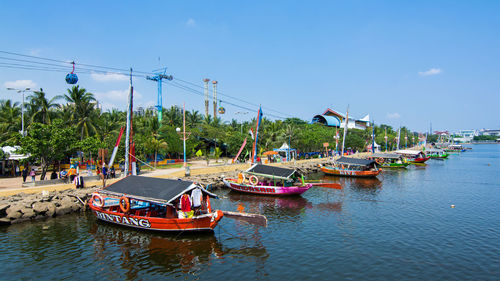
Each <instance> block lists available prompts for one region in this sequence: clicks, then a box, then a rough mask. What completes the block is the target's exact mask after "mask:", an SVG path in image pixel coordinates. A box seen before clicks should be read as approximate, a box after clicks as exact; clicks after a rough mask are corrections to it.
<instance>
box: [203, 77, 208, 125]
mask: <svg viewBox="0 0 500 281" xmlns="http://www.w3.org/2000/svg"><path fill="white" fill-rule="evenodd" d="M209 81H210V79H208V78H205V79H203V82H205V118H208V82H209Z"/></svg>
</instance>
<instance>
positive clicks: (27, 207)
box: [0, 187, 97, 224]
mask: <svg viewBox="0 0 500 281" xmlns="http://www.w3.org/2000/svg"><path fill="white" fill-rule="evenodd" d="M95 190H97V188H95V187H93V188H84V189H69V190H64V191H59V192H56V191H53V192H42V193H38V194H24V193H20V194H16V195H12V196H8V197H0V224H13V223H19V222H24V221H30V220H36V219H42V218H48V217H54V216H59V215H64V214H68V213H72V212H76V211H81V210H84V209H85V206H84V204H83V203H85V202H87V200H88V199H89V198H90V196H91V194H92V192H94V191H95ZM80 200H81V201H80ZM82 202H83V203H82Z"/></svg>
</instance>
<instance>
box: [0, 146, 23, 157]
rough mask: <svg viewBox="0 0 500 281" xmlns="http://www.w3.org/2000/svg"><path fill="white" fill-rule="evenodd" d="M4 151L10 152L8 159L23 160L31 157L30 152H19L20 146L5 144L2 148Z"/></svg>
mask: <svg viewBox="0 0 500 281" xmlns="http://www.w3.org/2000/svg"><path fill="white" fill-rule="evenodd" d="M1 149H2V150H3V152H5V153H8V154H9V158H8V159H7V160H21V159H26V158H28V157H30V155H29V154H27V155H26V154H18V153H16V151H17V150H19V149H21V147H20V146H4V147H2V148H1Z"/></svg>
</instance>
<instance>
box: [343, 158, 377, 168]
mask: <svg viewBox="0 0 500 281" xmlns="http://www.w3.org/2000/svg"><path fill="white" fill-rule="evenodd" d="M335 162H337V163H340V164H348V165H357V166H369V165H371V164H373V163H375V161H373V160H367V159H361V158H350V157H340V159H337V160H335Z"/></svg>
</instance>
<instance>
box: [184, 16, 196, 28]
mask: <svg viewBox="0 0 500 281" xmlns="http://www.w3.org/2000/svg"><path fill="white" fill-rule="evenodd" d="M186 26H187V27H195V26H196V21H195V20H194V19H192V18H190V19H188V20H187V22H186Z"/></svg>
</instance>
